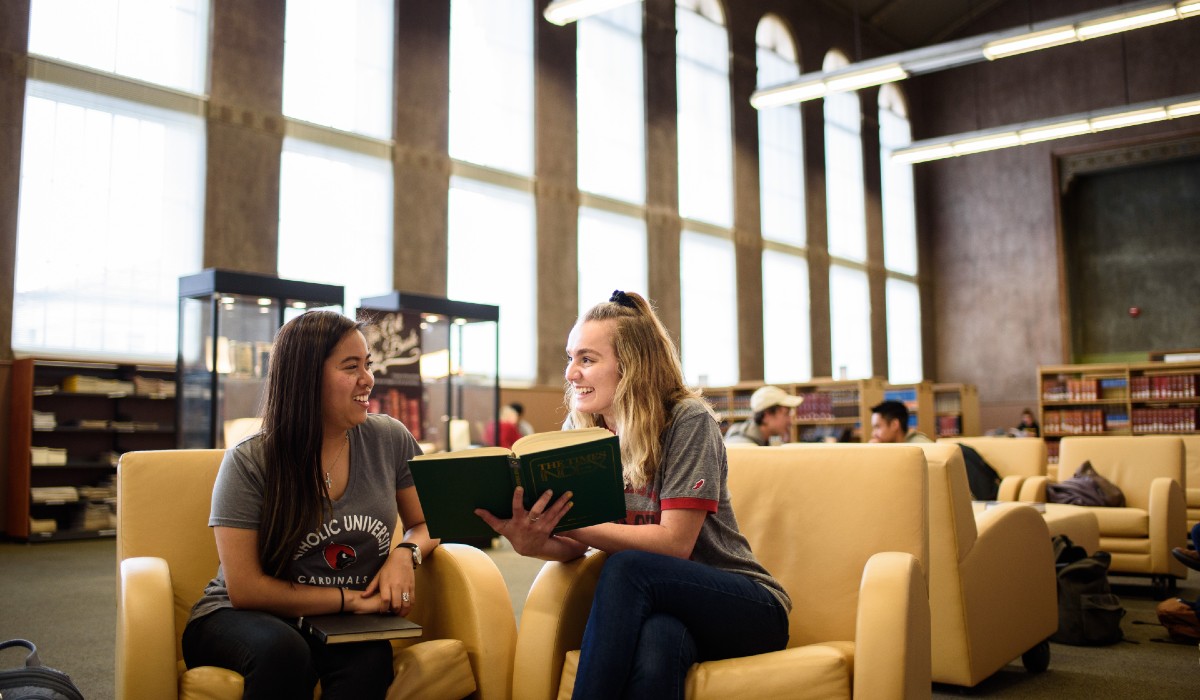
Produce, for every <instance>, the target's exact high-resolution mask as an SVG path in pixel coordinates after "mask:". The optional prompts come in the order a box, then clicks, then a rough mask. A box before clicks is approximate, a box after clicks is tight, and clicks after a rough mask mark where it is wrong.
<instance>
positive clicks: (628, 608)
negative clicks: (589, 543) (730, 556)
mask: <svg viewBox="0 0 1200 700" xmlns="http://www.w3.org/2000/svg"><path fill="white" fill-rule="evenodd" d="M787 640H788V616H787V611H786V610H785V609H784V607H783V605H782V604H780V602H779V601H778V600H777V599H776V598H775V596H774V595H773V594H772V593H771V592H770V591H768V590H767V589H766V588H764V587H763V586H761V585H759V584H758V583H756V582H755V581H754V580H752V579H750V578H749V577H746V576H742V575H741V574H735V573H730V572H728V571H721V570H720V569H716V568H713V567H711V566H708V565H706V564H698V563H696V562H693V561H687V560H685V559H678V558H676V557H668V556H664V555H661V554H650V553H648V552H640V551H635V550H629V551H624V552H617V553H616V554H613V555H612V556H610V557H609V558H608V560H607V561H606V562H605V563H604V568H603V569H602V570H601V572H600V581H599V583H598V584H597V586H596V596H595V598H594V599H593V600H592V611H591V613H590V614H589V616H588V621H587V627H586V628H584V631H583V648H582V650H581V653H580V659H579V671H578V673H577V675H576V677H575V690H574V698H575V699H576V700H586V699H587V698H598V699H602V700H611V699H612V698H654V699H655V700H660V699H662V698H682V697H683V696H684V680H685V679H686V677H687V672H688V669H689V668H690V667H691V665H692V664H693V663H696V662H699V661H709V660H713V659H728V658H733V657H737V656H750V655H753V654H762V653H765V652H769V651H777V650H779V649H783V648H784V647H785V646H786V645H787Z"/></svg>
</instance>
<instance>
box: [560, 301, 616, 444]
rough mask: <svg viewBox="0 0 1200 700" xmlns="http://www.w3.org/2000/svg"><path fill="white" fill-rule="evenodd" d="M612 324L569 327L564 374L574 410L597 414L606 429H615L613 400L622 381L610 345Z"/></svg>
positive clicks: (594, 323) (614, 351)
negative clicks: (569, 385) (601, 417)
mask: <svg viewBox="0 0 1200 700" xmlns="http://www.w3.org/2000/svg"><path fill="white" fill-rule="evenodd" d="M615 325H616V321H584V322H583V323H580V324H577V325H576V326H575V327H574V328H572V329H571V334H570V335H569V336H567V370H566V372H565V374H564V376H565V377H566V379H567V381H568V382H569V383H570V384H571V389H572V392H573V394H572V403H573V406H574V408H575V409H576V410H578V411H580V412H583V413H598V414H600V415H601V416H603V417H604V424H605V425H606V426H607V427H608V428H609V429H615V428H616V427H617V422H616V419H615V415H616V414H615V406H614V401H616V397H617V382H619V381H620V380H621V370H620V367H619V366H618V364H617V352H616V349H615V348H614V347H613V342H612V335H613V331H614V330H615Z"/></svg>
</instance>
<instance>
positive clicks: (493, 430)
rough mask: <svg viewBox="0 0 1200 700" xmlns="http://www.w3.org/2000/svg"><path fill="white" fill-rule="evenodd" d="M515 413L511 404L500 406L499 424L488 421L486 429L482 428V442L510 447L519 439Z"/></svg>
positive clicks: (519, 434) (519, 432)
mask: <svg viewBox="0 0 1200 700" xmlns="http://www.w3.org/2000/svg"><path fill="white" fill-rule="evenodd" d="M517 415H518V414H517V412H516V411H515V410H513V407H512V406H503V407H501V409H500V422H499V425H498V426H497V424H496V423H493V422H490V421H489V422H488V425H487V429H486V430H484V433H483V442H484V444H485V445H497V446H499V447H504V448H511V447H512V446H513V443H515V442H516V441H517V440H520V439H521V431H520V428H518V427H517ZM497 427H499V431H497Z"/></svg>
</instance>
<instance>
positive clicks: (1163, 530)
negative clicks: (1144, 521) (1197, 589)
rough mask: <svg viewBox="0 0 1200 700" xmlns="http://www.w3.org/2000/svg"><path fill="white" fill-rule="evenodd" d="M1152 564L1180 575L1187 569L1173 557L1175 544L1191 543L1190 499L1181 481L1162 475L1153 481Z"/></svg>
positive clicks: (1172, 573) (1151, 505)
mask: <svg viewBox="0 0 1200 700" xmlns="http://www.w3.org/2000/svg"><path fill="white" fill-rule="evenodd" d="M1149 516H1150V566H1151V568H1152V570H1153V571H1168V572H1170V574H1171V575H1172V576H1176V577H1178V578H1186V577H1187V569H1186V568H1185V567H1184V566H1183V564H1181V563H1180V562H1178V561H1176V560H1175V557H1173V556H1171V549H1172V548H1173V547H1183V546H1184V545H1185V544H1186V543H1187V501H1186V500H1185V498H1184V495H1183V487H1182V486H1180V485H1179V482H1178V481H1175V480H1174V479H1172V478H1170V477H1166V476H1160V477H1158V478H1156V479H1155V480H1154V481H1151V482H1150V508H1149Z"/></svg>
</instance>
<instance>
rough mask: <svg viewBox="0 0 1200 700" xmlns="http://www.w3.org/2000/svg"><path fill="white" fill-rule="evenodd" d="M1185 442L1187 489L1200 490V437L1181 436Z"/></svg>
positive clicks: (1184, 458)
mask: <svg viewBox="0 0 1200 700" xmlns="http://www.w3.org/2000/svg"><path fill="white" fill-rule="evenodd" d="M1179 439H1180V440H1183V462H1184V466H1185V468H1184V472H1186V473H1187V483H1186V484H1184V486H1185V487H1186V488H1190V489H1200V435H1181V436H1180V437H1179Z"/></svg>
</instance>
